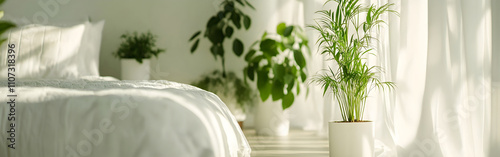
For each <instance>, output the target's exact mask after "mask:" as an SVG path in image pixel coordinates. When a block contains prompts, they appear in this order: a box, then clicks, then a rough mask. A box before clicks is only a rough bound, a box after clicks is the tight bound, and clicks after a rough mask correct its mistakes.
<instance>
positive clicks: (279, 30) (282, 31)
mask: <svg viewBox="0 0 500 157" xmlns="http://www.w3.org/2000/svg"><path fill="white" fill-rule="evenodd" d="M286 28H287V27H286V24H285V23H280V24H278V26H276V33H278V34H279V35H283V34H285V29H286Z"/></svg>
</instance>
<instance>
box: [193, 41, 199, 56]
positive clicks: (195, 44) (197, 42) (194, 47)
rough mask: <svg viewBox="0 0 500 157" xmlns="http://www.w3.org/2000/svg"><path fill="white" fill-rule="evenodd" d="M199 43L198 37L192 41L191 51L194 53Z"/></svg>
mask: <svg viewBox="0 0 500 157" xmlns="http://www.w3.org/2000/svg"><path fill="white" fill-rule="evenodd" d="M199 43H200V39H198V40H196V41H195V42H194V44H193V47H191V53H194V51H196V49H197V48H198V44H199Z"/></svg>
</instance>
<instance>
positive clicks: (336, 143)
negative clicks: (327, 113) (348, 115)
mask: <svg viewBox="0 0 500 157" xmlns="http://www.w3.org/2000/svg"><path fill="white" fill-rule="evenodd" d="M328 127H329V131H328V132H329V138H330V157H373V155H374V154H373V150H374V140H373V136H374V132H373V122H329V124H328Z"/></svg>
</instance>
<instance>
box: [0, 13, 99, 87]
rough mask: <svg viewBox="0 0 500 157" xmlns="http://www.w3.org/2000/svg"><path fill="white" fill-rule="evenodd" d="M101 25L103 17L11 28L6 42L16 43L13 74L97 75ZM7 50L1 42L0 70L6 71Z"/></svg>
mask: <svg viewBox="0 0 500 157" xmlns="http://www.w3.org/2000/svg"><path fill="white" fill-rule="evenodd" d="M103 26H104V21H101V22H98V23H95V24H93V23H90V22H86V23H83V24H79V25H75V26H71V27H55V26H43V25H28V26H24V27H21V28H16V29H13V30H11V31H10V32H9V33H7V35H8V38H9V39H8V41H7V42H6V43H10V44H15V45H16V48H15V49H14V50H15V51H16V78H18V79H75V78H79V77H81V76H99V69H98V68H99V50H100V44H101V34H102V29H103ZM7 50H8V48H7V44H4V45H2V49H1V54H2V55H1V61H0V62H1V66H0V73H3V74H7V58H6V57H7ZM6 76H7V75H0V78H6Z"/></svg>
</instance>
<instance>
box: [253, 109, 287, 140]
mask: <svg viewBox="0 0 500 157" xmlns="http://www.w3.org/2000/svg"><path fill="white" fill-rule="evenodd" d="M254 119H255V131H256V133H257V135H259V136H287V135H288V132H289V130H290V121H289V120H288V117H287V112H286V111H283V109H282V107H281V101H275V102H273V101H271V100H268V101H266V102H263V103H259V104H258V105H257V109H256V111H255V118H254Z"/></svg>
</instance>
